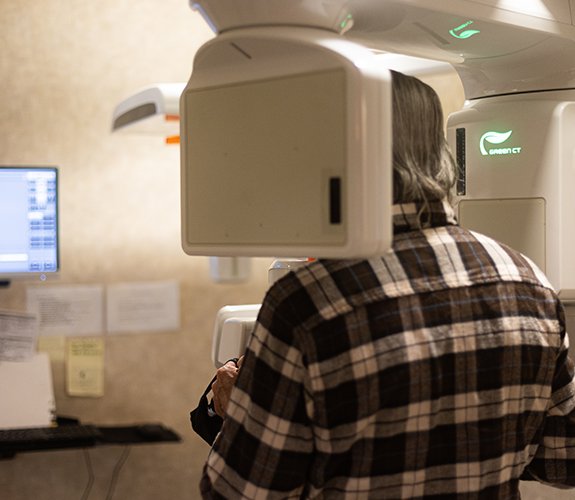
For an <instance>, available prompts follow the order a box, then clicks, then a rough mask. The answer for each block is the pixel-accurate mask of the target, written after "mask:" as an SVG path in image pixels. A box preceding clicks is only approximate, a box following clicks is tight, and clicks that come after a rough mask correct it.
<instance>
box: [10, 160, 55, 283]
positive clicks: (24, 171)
mask: <svg viewBox="0 0 575 500" xmlns="http://www.w3.org/2000/svg"><path fill="white" fill-rule="evenodd" d="M58 240H59V232H58V170H57V168H56V167H7V166H0V281H3V282H6V281H10V280H11V279H12V278H15V277H33V276H40V277H41V278H44V277H46V276H47V275H49V274H53V273H56V272H58V271H59V267H60V266H59V241H58Z"/></svg>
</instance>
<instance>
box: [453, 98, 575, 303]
mask: <svg viewBox="0 0 575 500" xmlns="http://www.w3.org/2000/svg"><path fill="white" fill-rule="evenodd" d="M458 130H459V132H458ZM447 136H448V141H449V143H450V146H451V148H452V150H453V151H454V152H455V155H456V157H457V161H458V163H459V164H460V166H461V167H463V166H464V167H465V173H464V174H463V172H462V174H461V176H460V182H459V183H458V189H459V190H460V196H461V202H460V203H461V204H462V207H463V208H465V206H466V204H468V203H469V202H470V201H472V200H473V202H474V203H476V204H475V205H474V204H472V205H471V206H473V207H475V208H474V210H475V213H474V214H473V218H474V222H473V226H474V227H475V228H480V227H481V228H483V229H486V228H487V229H486V232H488V233H491V234H492V235H496V236H498V237H499V238H500V239H501V240H502V241H503V242H504V243H509V244H510V245H511V246H519V247H521V248H518V249H521V250H524V251H526V252H527V254H528V255H529V256H530V257H531V258H532V259H534V260H536V261H539V264H540V266H541V267H542V268H543V269H545V272H546V274H547V276H548V277H549V279H550V281H551V283H552V284H553V285H554V286H555V287H556V288H557V290H558V291H560V296H561V297H562V298H569V297H571V298H575V258H573V255H575V252H574V249H575V218H574V217H573V214H575V196H574V191H573V186H575V142H574V141H573V137H575V91H561V92H540V93H533V94H525V95H509V96H501V97H494V98H489V99H481V100H478V101H473V102H471V103H468V105H467V108H466V109H464V110H463V111H460V112H458V113H455V114H453V115H451V116H450V117H449V120H448V134H447ZM458 136H459V139H458ZM463 144H464V147H463ZM482 146H483V147H482ZM463 180H465V182H462V181H463ZM525 199H539V200H545V221H544V227H545V229H544V234H545V251H544V256H545V258H544V263H543V265H541V255H542V254H543V252H542V250H541V249H540V247H539V245H540V244H541V241H542V225H541V222H540V217H541V214H542V207H539V206H538V203H539V202H537V203H535V202H529V204H528V206H526V207H523V209H524V210H526V212H525V213H524V214H523V215H521V214H520V213H515V214H513V213H506V211H507V210H511V211H514V210H518V211H519V212H520V211H521V203H525V202H521V203H520V202H519V201H517V200H525ZM481 200H492V201H493V203H492V204H486V203H484V202H482V203H478V202H479V201H481ZM497 200H515V201H513V202H511V201H505V202H500V201H497ZM510 203H511V205H509V204H510ZM497 205H499V206H500V207H501V209H500V210H496V207H497ZM535 207H538V208H535ZM483 208H484V209H485V210H484V212H483V214H484V217H485V221H484V223H480V222H479V221H478V218H479V217H480V212H481V209H483ZM468 215H469V214H467V215H464V217H465V216H468ZM508 217H511V219H513V220H516V221H518V222H517V224H521V225H522V226H523V230H524V231H526V232H527V231H529V232H532V234H529V235H528V234H525V235H523V236H521V235H519V234H515V232H516V231H517V229H518V228H517V227H514V226H513V224H515V223H514V222H513V221H508V222H509V223H508V224H503V223H502V221H504V220H507V218H508ZM494 218H495V219H496V218H499V219H500V220H493V219H494ZM468 220H469V219H468ZM491 226H495V227H498V228H499V232H498V233H493V232H491V230H490V229H489V227H491ZM506 226H508V230H505V227H506ZM508 238H509V239H508ZM535 241H538V242H539V243H535Z"/></svg>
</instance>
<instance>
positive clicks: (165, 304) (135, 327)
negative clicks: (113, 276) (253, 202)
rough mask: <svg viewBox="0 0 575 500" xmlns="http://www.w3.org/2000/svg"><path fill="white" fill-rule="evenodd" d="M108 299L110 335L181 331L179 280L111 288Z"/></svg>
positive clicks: (129, 284) (127, 284) (108, 291)
mask: <svg viewBox="0 0 575 500" xmlns="http://www.w3.org/2000/svg"><path fill="white" fill-rule="evenodd" d="M106 298H107V307H106V311H107V319H108V333H112V334H113V333H143V332H152V331H172V330H179V329H180V288H179V284H178V283H177V282H176V281H157V282H146V283H118V284H115V285H109V286H108V289H107V293H106Z"/></svg>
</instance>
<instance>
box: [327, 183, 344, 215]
mask: <svg viewBox="0 0 575 500" xmlns="http://www.w3.org/2000/svg"><path fill="white" fill-rule="evenodd" d="M329 223H330V224H341V178H340V177H330V178H329Z"/></svg>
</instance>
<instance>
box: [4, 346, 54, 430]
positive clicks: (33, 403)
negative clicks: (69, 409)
mask: <svg viewBox="0 0 575 500" xmlns="http://www.w3.org/2000/svg"><path fill="white" fill-rule="evenodd" d="M0 401H1V402H2V403H1V404H2V411H0V429H16V428H23V427H47V426H49V425H50V424H51V423H52V420H53V418H54V413H55V402H54V388H53V385H52V370H51V366H50V359H49V358H48V355H47V354H46V353H39V354H35V355H34V356H32V358H30V359H29V360H28V361H0Z"/></svg>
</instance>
